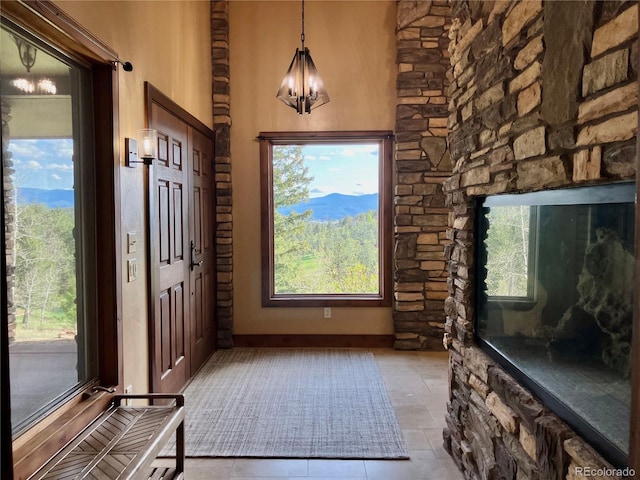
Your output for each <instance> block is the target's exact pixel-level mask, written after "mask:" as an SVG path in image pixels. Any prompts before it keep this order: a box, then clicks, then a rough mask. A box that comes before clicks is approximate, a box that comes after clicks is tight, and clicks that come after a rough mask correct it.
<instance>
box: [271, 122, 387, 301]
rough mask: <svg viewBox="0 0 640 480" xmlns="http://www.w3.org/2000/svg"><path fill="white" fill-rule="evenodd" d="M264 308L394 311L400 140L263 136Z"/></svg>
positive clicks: (352, 135)
mask: <svg viewBox="0 0 640 480" xmlns="http://www.w3.org/2000/svg"><path fill="white" fill-rule="evenodd" d="M259 138H260V141H261V147H260V158H261V182H262V185H261V193H262V198H261V201H262V272H263V277H262V278H263V285H262V304H263V305H264V306H304V307H311V306H387V305H390V304H391V297H390V295H391V286H390V282H391V263H390V262H391V255H390V249H391V213H390V212H391V166H392V164H391V155H392V153H391V152H392V150H391V144H392V133H391V132H387V131H375V132H296V133H280V132H278V133H271V132H270V133H261V134H260V137H259Z"/></svg>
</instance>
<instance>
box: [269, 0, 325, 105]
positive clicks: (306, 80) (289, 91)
mask: <svg viewBox="0 0 640 480" xmlns="http://www.w3.org/2000/svg"><path fill="white" fill-rule="evenodd" d="M300 39H301V41H302V46H301V48H296V53H295V54H294V55H293V60H291V65H289V70H287V74H286V75H285V77H284V80H282V84H281V85H280V89H279V90H278V94H277V95H276V98H278V100H280V101H282V102H283V103H284V104H285V105H288V106H289V107H291V108H295V110H296V112H298V114H299V115H302V114H304V113H311V110H313V109H314V108H317V107H319V106H321V105H324V104H325V103H329V95H328V94H327V90H326V89H325V88H324V82H323V81H322V78H320V74H319V73H318V69H317V68H316V66H315V64H314V63H313V59H312V58H311V53H310V52H309V49H308V48H306V47H305V46H304V0H302V34H301V35H300Z"/></svg>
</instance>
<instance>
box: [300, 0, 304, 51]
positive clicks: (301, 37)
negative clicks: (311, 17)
mask: <svg viewBox="0 0 640 480" xmlns="http://www.w3.org/2000/svg"><path fill="white" fill-rule="evenodd" d="M300 40H302V49H303V50H304V0H302V34H301V35H300Z"/></svg>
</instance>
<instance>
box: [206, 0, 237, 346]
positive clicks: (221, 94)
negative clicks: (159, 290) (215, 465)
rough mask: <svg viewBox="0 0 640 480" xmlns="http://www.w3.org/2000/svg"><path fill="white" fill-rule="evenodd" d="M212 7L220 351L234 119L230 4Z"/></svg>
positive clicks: (228, 325)
mask: <svg viewBox="0 0 640 480" xmlns="http://www.w3.org/2000/svg"><path fill="white" fill-rule="evenodd" d="M211 5H212V7H211V40H212V45H211V59H212V69H213V124H214V129H215V132H216V138H215V174H216V178H215V182H216V257H217V277H216V280H217V295H216V315H217V321H218V347H220V348H231V347H232V346H233V337H232V335H233V237H232V231H233V215H232V197H231V138H230V129H231V115H230V112H229V98H230V97H229V93H230V92H229V78H230V74H229V4H228V2H227V0H214V1H213V2H212V4H211Z"/></svg>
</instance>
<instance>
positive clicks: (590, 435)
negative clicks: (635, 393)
mask: <svg viewBox="0 0 640 480" xmlns="http://www.w3.org/2000/svg"><path fill="white" fill-rule="evenodd" d="M634 198H635V186H634V185H633V184H628V183H623V184H615V185H608V186H597V187H585V188H577V189H570V190H554V191H546V192H536V193H529V194H520V195H498V196H492V197H487V198H484V199H482V200H481V201H480V205H479V209H478V212H479V215H478V232H477V238H478V248H477V255H478V259H477V265H478V276H477V282H478V284H477V286H478V288H477V291H478V298H477V304H478V317H477V321H476V337H477V340H478V343H479V344H480V345H481V347H483V348H484V349H485V350H486V351H487V352H488V353H489V354H490V355H491V356H492V357H493V358H495V359H496V360H497V361H498V362H499V363H500V364H502V366H504V367H505V368H506V369H507V371H509V372H510V373H511V374H512V375H513V376H514V377H516V378H517V379H518V380H519V381H521V383H523V384H524V385H525V386H526V387H528V388H529V389H530V390H532V391H533V393H534V394H536V395H537V396H538V397H539V398H541V399H542V400H543V402H544V403H545V404H547V406H549V407H550V408H552V410H554V411H555V412H556V414H558V415H559V416H560V417H561V418H563V419H564V420H565V421H566V422H567V423H569V425H570V426H572V427H573V428H574V429H575V430H577V431H578V433H580V434H581V435H582V436H583V437H584V438H585V440H587V441H588V442H591V443H592V444H593V445H594V446H596V448H598V449H599V450H600V451H601V453H602V454H603V455H604V456H605V457H607V458H608V459H609V460H610V461H612V462H614V463H620V462H624V461H625V459H626V456H627V455H628V451H629V420H630V403H631V384H630V374H631V363H630V354H631V324H632V310H633V308H632V307H633V296H632V295H633V271H634V256H633V251H634V239H633V232H634Z"/></svg>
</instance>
